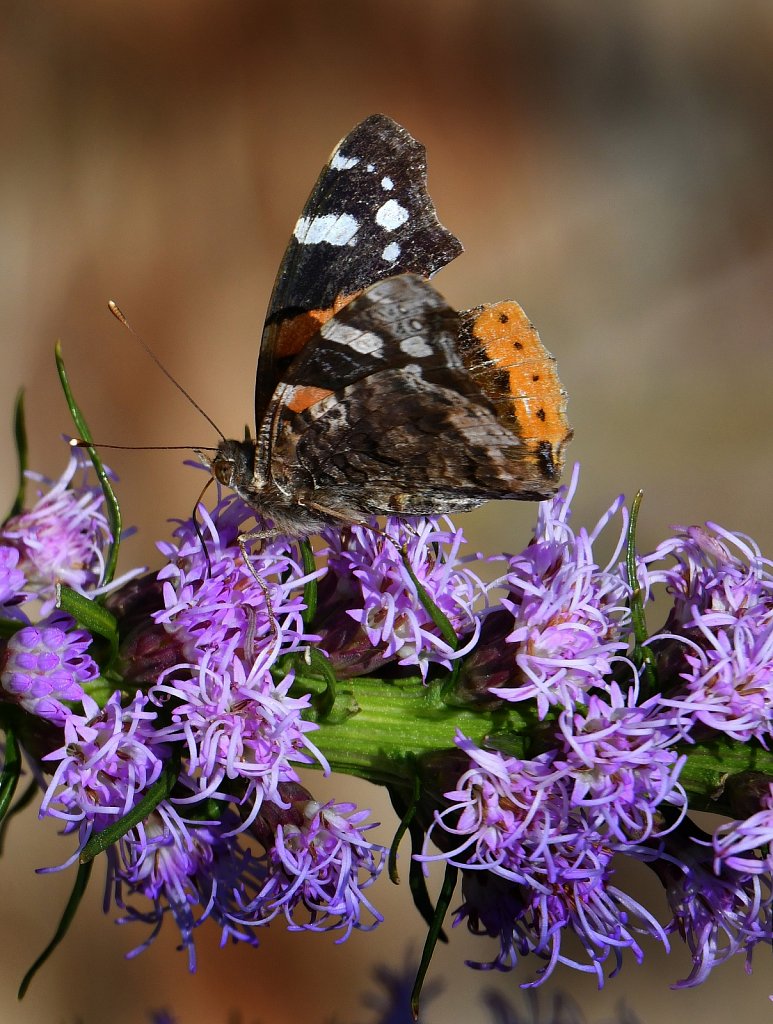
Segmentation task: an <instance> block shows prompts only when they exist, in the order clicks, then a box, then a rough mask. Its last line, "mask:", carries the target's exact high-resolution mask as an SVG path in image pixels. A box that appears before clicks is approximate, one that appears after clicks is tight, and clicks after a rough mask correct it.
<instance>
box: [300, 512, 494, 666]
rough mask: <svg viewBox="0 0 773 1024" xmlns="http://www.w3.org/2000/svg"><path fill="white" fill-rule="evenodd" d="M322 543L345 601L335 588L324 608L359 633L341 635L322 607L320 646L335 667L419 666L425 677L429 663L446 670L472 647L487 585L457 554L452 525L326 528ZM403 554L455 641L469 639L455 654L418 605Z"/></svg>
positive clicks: (457, 533) (392, 521)
mask: <svg viewBox="0 0 773 1024" xmlns="http://www.w3.org/2000/svg"><path fill="white" fill-rule="evenodd" d="M323 537H324V539H325V541H326V542H327V548H326V549H325V551H324V552H323V553H324V554H325V555H326V556H327V562H328V574H329V575H331V576H332V577H333V578H334V579H336V580H340V581H341V583H340V584H339V586H340V588H341V590H342V592H343V596H344V598H345V602H344V601H342V600H341V596H342V595H341V593H340V592H339V593H336V590H335V588H334V589H333V594H332V596H330V598H329V600H330V603H331V604H334V605H335V607H336V609H337V610H338V614H339V617H343V616H348V617H349V618H350V619H351V620H352V621H353V622H354V623H356V625H357V626H358V627H359V631H352V630H351V628H348V629H347V628H346V625H345V624H339V623H337V622H336V616H334V615H331V614H330V611H329V610H328V611H327V612H326V610H325V609H324V608H321V609H320V610H321V612H322V621H323V623H324V629H323V635H322V642H321V646H322V647H323V649H325V650H326V651H327V653H328V654H329V656H330V658H331V661H332V662H333V665H334V666H335V667H336V668H339V666H340V667H341V668H343V670H344V672H345V674H346V675H353V674H355V673H356V672H361V671H365V670H367V671H370V670H376V669H378V667H379V666H380V665H384V664H385V663H387V662H389V661H393V660H396V661H397V662H398V663H399V664H400V665H416V666H418V668H419V670H420V672H421V674H422V676H423V677H426V674H427V671H428V670H429V666H430V665H431V664H439V665H443V666H445V667H446V668H448V667H450V665H451V662H452V661H453V660H454V659H456V658H461V657H463V656H464V655H465V654H466V653H467V652H468V651H469V650H471V649H472V648H473V647H474V645H475V641H476V640H477V637H478V632H479V629H480V623H479V621H478V617H477V615H476V614H475V612H474V610H473V609H474V605H475V604H476V602H477V601H479V600H483V599H484V598H485V587H484V585H483V583H482V582H481V581H480V580H479V579H478V577H477V576H476V575H475V574H474V573H473V572H472V571H471V570H470V569H467V568H465V567H464V562H463V559H462V558H460V556H459V550H460V548H461V545H462V544H463V542H464V538H463V535H462V531H461V530H457V529H455V528H454V527H453V526H451V524H450V523H448V525H447V527H446V528H445V529H442V528H441V527H440V526H439V524H438V520H437V519H432V518H416V519H412V520H410V522H409V523H406V522H405V521H404V520H401V519H397V518H396V517H391V518H388V519H387V521H386V523H385V525H384V528H383V529H381V528H380V527H379V525H378V523H377V521H376V520H375V519H374V520H372V526H371V528H366V527H361V526H351V527H346V528H345V529H344V530H341V531H336V530H333V529H327V530H325V531H324V532H323ZM403 551H405V552H406V557H407V559H408V562H409V564H410V566H411V569H412V571H413V574H414V576H415V577H416V579H417V580H418V581H419V583H420V584H421V586H422V587H423V588H424V590H425V591H426V593H427V595H428V596H429V597H430V599H431V600H432V601H433V602H434V603H435V604H436V605H437V606H438V608H439V609H440V610H441V611H442V612H443V613H444V614H445V616H446V617H447V618H448V620H449V621H450V623H451V626H452V627H453V628H454V630H455V631H456V633H457V635H461V634H466V635H467V636H468V640H467V642H466V643H465V644H464V645H463V646H462V647H461V648H460V649H459V650H457V651H454V650H453V648H452V647H450V646H449V644H448V643H447V642H446V641H445V640H444V639H443V638H442V637H441V636H440V633H439V630H438V628H437V627H436V626H435V624H434V622H433V621H432V618H431V616H430V614H429V613H428V612H427V611H426V609H425V608H424V607H423V605H422V603H421V600H420V599H419V596H418V593H417V590H416V586H415V585H414V583H413V581H412V580H411V578H410V576H409V574H408V571H407V569H406V567H405V563H404V561H403V554H402V552H403ZM327 586H328V588H329V587H330V584H328V585H327ZM365 639H367V642H368V643H369V645H370V648H371V651H368V650H367V647H366V645H365V643H364V640H365ZM374 655H375V656H374Z"/></svg>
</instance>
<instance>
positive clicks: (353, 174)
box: [255, 114, 462, 425]
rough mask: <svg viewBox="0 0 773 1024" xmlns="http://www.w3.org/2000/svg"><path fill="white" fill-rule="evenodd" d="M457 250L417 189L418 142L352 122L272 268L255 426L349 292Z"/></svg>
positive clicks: (421, 180)
mask: <svg viewBox="0 0 773 1024" xmlns="http://www.w3.org/2000/svg"><path fill="white" fill-rule="evenodd" d="M461 251H462V247H461V244H460V243H459V241H458V239H457V238H456V237H455V236H454V235H453V234H451V232H449V231H447V230H446V229H445V228H444V227H443V226H442V225H441V224H440V223H439V221H438V219H437V216H436V213H435V207H434V205H433V203H432V200H431V199H430V197H429V194H428V193H427V167H426V158H425V151H424V147H423V146H422V145H421V144H420V143H419V142H417V141H416V139H414V138H413V137H412V136H411V135H410V134H409V133H408V132H407V131H406V130H405V129H404V128H402V127H401V126H400V125H398V124H397V123H396V122H395V121H392V120H391V119H390V118H388V117H385V116H384V115H382V114H374V115H373V116H372V117H369V118H367V119H366V120H365V121H362V122H361V123H360V124H359V125H357V126H356V127H355V128H354V129H353V130H352V131H351V132H350V133H349V134H348V135H347V136H346V137H345V138H344V139H343V140H342V141H341V142H340V143H339V145H338V146H337V147H336V149H335V150H334V151H333V154H332V155H331V157H330V160H329V161H328V163H327V164H326V166H325V167H324V169H323V171H322V173H321V174H320V177H319V179H318V181H317V183H316V185H315V186H314V189H313V190H312V192H311V195H310V196H309V199H308V201H307V203H306V206H305V207H304V210H303V213H302V214H301V216H300V217H299V219H298V221H297V223H296V225H295V229H294V231H293V235H292V238H291V239H290V243H289V245H288V247H287V251H286V252H285V255H284V258H283V260H282V263H281V266H280V268H279V273H278V274H277V279H276V283H275V285H274V290H273V293H272V296H271V301H270V304H269V310H268V314H267V317H266V324H265V327H264V331H263V338H262V341H261V348H260V354H259V358H258V373H257V382H256V389H255V411H256V419H257V423H258V425H259V424H260V423H261V421H262V419H263V416H264V415H265V412H266V409H267V407H268V404H269V402H270V400H271V396H272V394H273V391H274V389H275V387H276V385H277V384H278V383H279V381H280V380H281V379H285V373H286V370H287V367H288V366H289V364H290V363H291V361H292V359H293V358H294V357H295V356H296V355H297V354H298V353H299V352H300V351H301V350H302V349H303V347H304V345H305V344H306V342H307V341H308V339H309V338H310V337H311V336H312V335H313V334H314V332H315V331H316V330H317V329H318V328H319V327H320V325H321V324H322V323H324V322H325V321H326V320H328V319H329V318H330V317H331V316H333V315H334V314H335V313H336V312H338V310H340V309H341V308H342V307H343V306H344V305H345V304H346V303H347V302H348V301H349V300H350V299H351V298H352V297H353V296H355V295H357V294H359V292H361V291H362V290H363V289H364V288H367V287H368V286H369V285H371V284H374V283H376V282H377V281H380V280H382V279H383V278H386V277H391V276H393V275H395V274H402V273H405V272H414V273H417V274H420V275H422V276H423V277H429V275H430V274H433V273H434V272H435V271H436V270H439V269H440V268H441V267H443V266H445V265H446V264H447V263H449V262H450V261H451V260H452V259H454V258H455V257H456V256H457V255H458V254H459V253H460V252H461Z"/></svg>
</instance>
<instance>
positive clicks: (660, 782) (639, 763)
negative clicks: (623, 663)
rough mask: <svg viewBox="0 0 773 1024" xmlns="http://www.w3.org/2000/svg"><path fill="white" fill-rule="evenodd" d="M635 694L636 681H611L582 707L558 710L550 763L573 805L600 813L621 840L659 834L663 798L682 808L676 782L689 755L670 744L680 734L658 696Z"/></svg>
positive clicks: (611, 832) (609, 831) (683, 798)
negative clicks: (558, 749) (556, 746)
mask: <svg viewBox="0 0 773 1024" xmlns="http://www.w3.org/2000/svg"><path fill="white" fill-rule="evenodd" d="M636 697H637V691H636V688H634V687H631V688H630V689H629V690H628V691H627V693H624V692H623V691H622V690H621V689H620V687H619V686H618V685H617V684H616V683H612V684H610V686H609V695H608V696H607V697H604V698H602V697H598V696H595V695H594V696H591V697H589V698H588V703H587V705H585V706H584V707H583V708H582V710H574V711H571V710H566V711H562V712H561V713H560V715H559V717H558V726H559V730H560V732H559V737H560V740H561V742H562V746H563V751H562V753H561V755H560V756H559V757H558V758H557V759H556V762H555V769H556V771H557V772H560V773H561V775H562V778H563V779H564V780H565V781H566V782H567V783H570V784H571V789H570V792H569V799H570V801H571V804H572V807H574V808H581V807H582V808H586V809H587V811H588V812H589V813H595V814H596V815H599V816H600V817H601V818H602V819H603V822H604V828H605V831H606V834H607V835H609V836H610V837H611V838H613V839H614V840H615V841H616V842H618V843H621V844H628V843H630V842H632V841H639V842H641V841H643V840H644V839H647V838H649V837H650V836H651V835H653V834H655V835H659V834H660V831H659V829H661V828H662V823H660V824H658V814H659V808H660V806H661V805H662V804H671V805H676V806H677V807H679V808H680V809H681V812H682V814H684V813H685V812H686V810H687V794H686V793H685V791H684V789H683V787H682V786H681V785H680V784H679V781H678V780H679V773H680V771H681V769H682V766H683V765H684V762H685V761H686V759H687V758H686V756H685V755H682V756H678V755H677V753H676V751H675V750H673V749H671V748H672V747H673V745H674V744H675V743H676V741H677V740H678V739H679V738H681V734H680V730H679V728H678V720H677V717H676V716H675V714H674V713H673V712H672V711H670V710H669V709H668V708H663V707H661V705H660V699H659V697H653V698H651V699H650V700H648V701H647V702H646V703H645V704H644V705H641V706H636V704H635V700H636ZM670 827H674V826H673V825H671V826H670Z"/></svg>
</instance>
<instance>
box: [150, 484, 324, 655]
mask: <svg viewBox="0 0 773 1024" xmlns="http://www.w3.org/2000/svg"><path fill="white" fill-rule="evenodd" d="M199 513H200V515H201V517H202V520H203V523H202V533H203V536H204V539H205V543H206V553H205V551H204V550H203V549H202V544H201V540H200V537H199V534H198V533H197V531H196V527H195V525H194V523H193V522H192V521H190V520H187V521H185V522H181V523H180V525H179V526H178V528H177V529H176V530H175V537H176V542H175V543H161V544H159V545H158V547H159V549H160V550H161V552H162V553H163V554H164V555H166V557H167V558H168V559H169V564H168V565H166V566H165V567H164V568H163V569H162V570H161V572H160V573H159V574H158V578H159V580H162V581H163V601H164V608H163V609H162V610H161V611H159V612H156V613H155V614H154V616H153V618H154V620H155V621H156V622H158V623H163V624H164V625H165V627H166V628H167V629H168V630H169V632H170V633H172V634H174V635H175V637H177V638H178V639H179V640H180V641H182V642H183V644H184V645H185V647H186V652H187V657H188V660H189V661H198V660H199V659H200V658H201V657H203V656H204V655H205V654H206V655H207V656H208V664H209V666H210V667H212V668H216V667H217V666H220V665H226V666H227V665H228V663H229V662H230V660H231V659H233V658H240V659H241V660H242V661H243V662H244V663H245V664H248V665H249V664H251V663H252V661H253V660H254V658H255V653H256V651H257V650H259V649H260V648H261V647H265V645H266V644H269V645H271V646H272V649H273V651H274V658H276V657H278V656H279V655H280V654H283V653H287V652H288V651H293V650H297V649H298V648H299V647H300V646H302V645H303V644H305V643H306V642H307V641H309V640H312V639H316V637H313V636H309V635H307V634H306V632H305V629H304V626H303V621H302V618H301V613H302V612H303V610H304V608H305V605H304V603H303V593H302V588H303V584H304V583H305V582H306V578H307V577H306V576H305V575H304V572H303V568H302V566H301V565H300V563H299V561H298V558H297V556H296V555H295V554H294V547H293V545H292V543H291V542H290V541H288V540H275V541H271V542H263V544H262V546H261V549H260V551H259V552H258V553H257V554H251V555H250V559H251V563H252V567H253V569H254V571H255V573H256V574H257V575H258V576H259V577H260V578H261V579H262V580H264V581H265V587H266V589H267V593H268V596H269V599H270V602H271V612H272V613H273V616H274V619H275V620H276V624H277V633H278V636H277V639H276V642H275V640H274V632H273V630H272V626H271V620H270V615H269V609H268V607H267V605H266V594H265V593H264V591H263V589H262V588H261V587H260V585H259V584H258V582H257V580H256V579H255V576H254V575H253V573H252V572H251V571H250V568H249V567H248V566H247V565H246V563H245V556H244V553H243V552H242V549H241V547H240V546H239V536H240V535H241V534H242V532H243V529H242V528H243V526H244V524H245V523H246V521H247V520H248V519H250V518H251V517H252V516H253V513H252V512H251V510H250V509H249V508H248V507H247V506H246V505H245V504H244V503H243V502H242V501H241V500H240V499H238V498H237V497H235V496H234V495H231V496H229V497H227V498H224V499H223V500H222V501H221V502H220V503H219V504H218V505H217V507H216V508H215V509H214V510H213V511H212V512H211V513H210V512H208V511H207V510H206V509H205V508H204V507H203V506H201V505H200V506H199ZM322 571H323V570H320V571H319V572H317V573H315V574H314V575H320V574H321V572H322Z"/></svg>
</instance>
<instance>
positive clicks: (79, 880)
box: [18, 864, 92, 999]
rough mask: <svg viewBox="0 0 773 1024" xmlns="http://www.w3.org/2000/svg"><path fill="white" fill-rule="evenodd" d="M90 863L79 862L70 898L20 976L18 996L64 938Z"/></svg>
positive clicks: (81, 896) (86, 881)
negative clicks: (43, 945) (49, 935)
mask: <svg viewBox="0 0 773 1024" xmlns="http://www.w3.org/2000/svg"><path fill="white" fill-rule="evenodd" d="M91 868H92V865H91V864H81V865H80V866H79V868H78V873H77V875H76V876H75V885H74V886H73V889H72V892H71V893H70V898H69V900H68V901H67V906H66V907H65V908H64V913H63V914H62V919H61V921H60V922H59V926H58V927H57V929H56V931H55V932H54V937H53V939H51V941H50V942H49V944H48V945H47V946H46V948H45V949H44V950H43V952H42V953H41V954H40V956H39V957H38V958H37V960H36V961H35V963H34V964H33V965H32V967H30V969H29V970H28V971H27V973H26V974H25V975H24V977H23V978H22V983H21V985H19V993H18V998H19V999H23V998H24V996H25V993H26V992H27V989H28V988H29V987H30V982H31V981H32V979H33V978H34V977H35V975H36V974H37V972H38V971H39V970H40V968H41V967H42V966H43V964H44V963H45V962H46V960H48V958H49V957H50V956H51V954H52V953H53V952H54V950H55V949H56V947H57V946H58V945H59V944H60V942H61V941H62V940H63V939H64V937H65V935H66V934H67V932H68V930H69V928H70V925H71V924H72V922H73V920H74V919H75V914H76V912H77V910H78V907H79V906H80V902H81V900H82V899H83V894H84V893H85V892H86V886H87V885H88V884H89V876H90V875H91Z"/></svg>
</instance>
